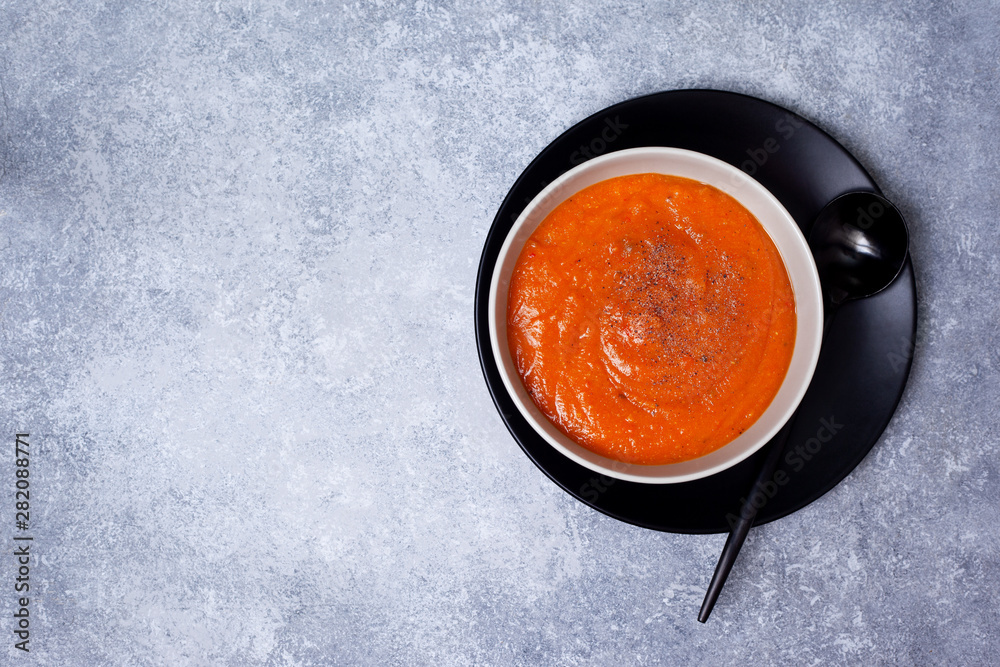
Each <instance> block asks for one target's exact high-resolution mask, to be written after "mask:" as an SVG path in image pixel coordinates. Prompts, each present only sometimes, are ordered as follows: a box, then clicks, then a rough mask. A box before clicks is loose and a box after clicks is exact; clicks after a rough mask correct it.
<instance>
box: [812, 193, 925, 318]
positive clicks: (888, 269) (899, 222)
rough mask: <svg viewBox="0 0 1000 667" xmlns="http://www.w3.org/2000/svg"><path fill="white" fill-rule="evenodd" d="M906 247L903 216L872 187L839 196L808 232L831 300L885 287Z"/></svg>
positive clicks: (860, 295) (898, 268)
mask: <svg viewBox="0 0 1000 667" xmlns="http://www.w3.org/2000/svg"><path fill="white" fill-rule="evenodd" d="M908 247H909V234H908V233H907V230H906V222H905V221H904V220H903V216H902V215H901V214H900V212H899V211H898V210H897V209H896V207H895V206H893V205H892V203H891V202H889V200H887V199H886V198H885V197H882V196H880V195H877V194H875V193H874V192H849V193H847V194H845V195H841V196H840V197H837V198H836V199H834V200H833V201H831V202H830V203H829V204H827V205H826V206H825V207H824V208H823V210H822V211H820V214H819V215H818V216H817V217H816V220H815V222H814V223H813V226H812V230H811V231H810V232H809V249H810V250H812V253H813V258H814V259H815V260H816V268H817V270H818V271H819V280H820V283H821V284H822V285H823V291H824V292H825V293H826V297H827V299H829V301H830V303H831V304H833V305H840V304H841V303H843V302H844V301H849V300H851V299H863V298H865V297H869V296H872V295H874V294H876V293H878V292H880V291H882V290H883V289H885V288H886V287H887V286H888V285H889V284H891V283H892V281H893V280H895V279H896V276H897V275H899V272H900V271H901V270H902V269H903V264H904V263H905V262H906V253H907V250H908Z"/></svg>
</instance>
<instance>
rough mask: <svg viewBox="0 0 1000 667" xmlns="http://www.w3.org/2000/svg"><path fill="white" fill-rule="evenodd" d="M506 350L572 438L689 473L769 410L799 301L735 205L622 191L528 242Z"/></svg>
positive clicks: (644, 178) (708, 195)
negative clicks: (690, 465) (685, 467)
mask: <svg viewBox="0 0 1000 667" xmlns="http://www.w3.org/2000/svg"><path fill="white" fill-rule="evenodd" d="M507 337H508V341H509V344H510V351H511V354H512V355H513V357H514V361H515V364H516V366H517V369H518V373H519V374H520V376H521V379H522V381H523V382H524V386H525V388H526V389H527V390H528V393H529V394H530V395H531V398H532V400H533V401H534V402H535V404H536V405H537V406H538V408H539V409H540V410H541V411H542V412H543V413H544V414H545V416H546V417H548V418H549V419H550V420H551V421H552V422H553V423H554V424H555V425H556V426H557V427H558V428H559V429H560V430H562V431H563V432H564V433H566V435H568V436H569V437H570V438H572V439H573V440H575V441H576V442H578V443H580V444H581V445H583V446H584V447H586V448H587V449H589V450H591V451H593V452H596V453H598V454H601V455H603V456H606V457H608V458H611V459H615V460H618V461H624V462H627V463H638V464H645V465H660V464H665V463H677V462H679V461H686V460H688V459H693V458H697V457H699V456H703V455H705V454H708V453H709V452H711V451H714V450H716V449H718V448H719V447H722V446H723V445H725V444H726V443H728V442H730V441H731V440H733V439H734V438H736V437H737V436H738V435H739V434H741V433H742V432H743V431H745V430H746V429H747V428H749V427H750V425H751V424H753V423H754V421H756V420H757V418H758V417H760V415H761V414H763V412H764V411H765V410H766V409H767V406H768V405H769V404H770V403H771V400H772V399H773V398H774V396H775V394H777V392H778V388H779V387H780V385H781V383H782V380H783V379H784V377H785V373H786V371H787V370H788V365H789V363H790V361H791V358H792V349H793V347H794V344H795V300H794V297H793V293H792V288H791V285H790V283H789V280H788V274H787V273H786V271H785V267H784V264H783V263H782V261H781V256H780V255H779V254H778V250H777V249H776V248H775V247H774V243H773V242H772V241H771V239H770V238H769V237H768V235H767V232H765V231H764V229H763V228H762V227H761V226H760V223H758V222H757V220H756V218H754V216H753V215H752V214H751V213H750V212H749V211H748V210H746V209H745V208H744V207H743V206H742V205H741V204H740V203H739V202H737V201H736V200H735V199H733V198H732V197H730V196H729V195H727V194H725V193H724V192H722V191H720V190H718V189H716V188H714V187H712V186H710V185H706V184H703V183H699V182H697V181H693V180H690V179H686V178H680V177H676V176H664V175H661V174H637V175H632V176H621V177H618V178H612V179H609V180H606V181H602V182H600V183H597V184H595V185H592V186H590V187H588V188H586V189H584V190H582V191H580V192H578V193H577V194H575V195H573V197H571V198H570V199H568V200H566V201H564V202H563V203H562V204H560V205H559V206H558V207H556V209H555V210H553V211H552V213H550V214H549V215H548V217H547V218H545V220H544V221H543V222H542V223H541V224H540V225H539V226H538V228H537V229H536V230H535V232H534V233H533V234H532V235H531V237H530V238H529V239H528V242H527V243H526V244H525V246H524V248H523V249H522V251H521V254H520V256H519V257H518V260H517V265H516V266H515V268H514V273H513V276H512V277H511V284H510V291H509V294H508V301H507Z"/></svg>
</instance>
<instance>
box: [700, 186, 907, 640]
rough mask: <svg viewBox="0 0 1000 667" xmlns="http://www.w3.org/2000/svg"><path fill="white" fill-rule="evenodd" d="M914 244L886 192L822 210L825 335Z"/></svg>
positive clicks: (819, 260)
mask: <svg viewBox="0 0 1000 667" xmlns="http://www.w3.org/2000/svg"><path fill="white" fill-rule="evenodd" d="M908 247H909V234H908V232H907V230H906V221H904V220H903V216H902V215H900V213H899V211H898V210H896V207H895V206H893V205H892V204H891V203H890V202H889V201H888V200H887V199H885V197H881V196H879V195H877V194H875V193H873V192H849V193H847V194H845V195H841V196H839V197H837V198H836V199H834V200H833V201H831V202H830V203H829V204H827V205H826V206H825V207H824V208H823V210H822V211H820V213H819V215H818V216H816V220H815V221H814V222H813V226H812V230H811V231H810V232H809V248H810V249H811V250H812V254H813V258H814V259H815V260H816V268H817V269H818V270H819V280H820V284H822V286H823V292H824V296H825V297H826V300H827V303H826V304H824V305H825V306H826V315H825V318H824V322H823V337H824V338H826V333H827V331H828V330H829V328H830V322H832V321H833V317H834V314H835V313H836V312H837V309H838V308H839V307H840V305H841V304H842V303H844V302H845V301H850V300H852V299H863V298H865V297H869V296H872V295H874V294H877V293H878V292H881V291H882V290H883V289H885V288H886V287H888V286H889V285H890V284H891V283H892V281H893V280H895V279H896V276H898V275H899V272H900V271H901V270H902V269H903V264H905V263H906V253H907V250H908ZM797 416H798V410H796V411H795V413H794V414H793V415H792V416H791V418H790V419H789V420H788V421H787V422H786V423H785V425H784V426H783V427H782V429H781V430H780V431H778V434H777V435H776V436H775V437H774V438H772V440H771V442H770V443H768V444H767V445H765V447H770V451H769V452H768V455H767V458H766V459H765V460H764V464H763V466H761V469H760V473H759V474H758V475H757V479H756V481H755V482H754V485H753V486H752V487H751V489H750V493H748V494H747V495H746V496H745V497H746V498H747V499H748V500H747V501H746V502H744V504H743V507H741V508H740V513H739V518H738V519H737V523H736V525H735V526H734V527H733V529H732V531H731V532H730V533H729V539H728V540H726V546H725V547H723V549H722V555H721V556H720V557H719V563H718V565H716V566H715V574H713V575H712V581H711V582H710V583H709V585H708V591H707V592H706V593H705V601H704V602H702V604H701V611H700V612H699V613H698V620H699V621H700V622H702V623H704V622H705V621H707V620H708V616H709V614H711V613H712V608H713V607H714V606H715V601H716V600H717V599H718V597H719V593H720V592H721V591H722V587H723V586H724V585H725V583H726V578H727V577H728V576H729V571H730V570H732V568H733V563H735V562H736V556H737V555H738V554H739V553H740V547H742V546H743V542H744V540H746V537H747V533H749V532H750V527H751V526H752V525H753V521H754V518H755V517H756V516H757V509H758V507H756V506H755V505H754V504H753V503H752V502H751V500H750V499H753V498H755V497H758V496H759V494H758V491H759V490H761V489H762V486H763V484H764V483H765V482H767V480H769V479H770V478H771V477H772V475H773V474H774V470H775V468H776V467H777V465H778V461H780V460H781V457H782V456H784V454H785V445H786V444H787V442H788V436H789V434H790V433H791V432H792V427H793V426H794V424H795V419H796V417H797Z"/></svg>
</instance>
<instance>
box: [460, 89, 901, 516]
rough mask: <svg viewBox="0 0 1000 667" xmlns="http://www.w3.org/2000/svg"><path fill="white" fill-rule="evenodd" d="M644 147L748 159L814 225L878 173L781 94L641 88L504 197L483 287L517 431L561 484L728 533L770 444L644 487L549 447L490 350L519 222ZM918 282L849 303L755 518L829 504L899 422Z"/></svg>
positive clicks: (595, 500) (504, 401)
mask: <svg viewBox="0 0 1000 667" xmlns="http://www.w3.org/2000/svg"><path fill="white" fill-rule="evenodd" d="M637 146H675V147H678V148H687V149H689V150H694V151H699V152H701V153H706V154H708V155H712V156H714V157H717V158H719V159H721V160H724V161H726V162H728V163H730V164H732V165H736V166H737V167H740V168H741V169H743V170H744V171H746V172H747V173H748V174H750V175H751V176H753V177H754V178H756V179H757V180H758V181H760V183H761V184H763V185H764V186H765V187H766V188H768V189H769V190H770V191H771V192H772V193H773V194H774V195H775V196H776V197H777V198H778V199H779V200H781V203H782V204H784V206H785V208H786V209H788V212H789V213H791V214H792V217H794V218H795V220H796V222H797V223H798V224H799V226H800V227H801V228H802V229H803V231H804V232H806V233H807V235H808V226H809V225H810V224H811V222H812V220H813V218H815V216H816V215H817V214H818V213H819V211H820V209H822V208H823V206H824V205H825V204H826V203H827V202H829V201H830V200H832V199H833V198H834V197H837V196H838V195H840V194H843V193H845V192H849V191H852V190H866V191H874V192H878V187H877V186H876V185H875V182H874V181H872V179H871V177H870V176H869V175H868V174H867V172H865V170H864V169H863V168H862V167H861V165H860V164H858V162H857V160H855V159H854V158H853V157H852V156H851V154H850V153H848V152H847V151H846V150H845V149H844V148H843V147H842V146H841V145H840V144H838V143H837V142H836V141H835V140H834V139H833V138H832V137H830V136H829V135H827V134H826V133H825V132H823V131H822V130H820V129H819V128H817V127H816V126H815V125H813V124H811V123H809V122H808V121H806V120H805V119H803V118H801V117H799V116H797V115H795V114H793V113H792V112H790V111H787V110H786V109H782V108H781V107H778V106H776V105H774V104H771V103H769V102H765V101H763V100H759V99H756V98H753V97H747V96H745V95H738V94H735V93H728V92H722V91H714V90H679V91H671V92H665V93H657V94H655V95H648V96H646V97H640V98H637V99H634V100H629V101H627V102H622V103H621V104H616V105H615V106H612V107H609V108H607V109H605V110H604V111H601V112H598V113H596V114H594V115H593V116H591V117H590V118H587V119H586V120H584V121H581V122H580V123H577V124H576V125H574V126H573V127H572V128H570V129H569V130H567V131H566V132H565V133H563V134H562V136H560V137H559V138H558V139H556V140H555V141H553V142H552V143H551V144H549V146H548V147H546V148H545V150H543V151H542V152H541V154H540V155H539V156H538V157H537V158H535V160H534V161H533V162H532V163H531V164H530V165H528V168H527V169H525V171H524V173H523V174H521V177H520V178H518V179H517V182H516V183H514V187H513V188H511V190H510V192H509V193H508V194H507V197H506V199H504V202H503V204H502V205H501V206H500V210H499V212H498V213H497V215H496V218H495V219H494V221H493V226H492V228H491V229H490V233H489V236H488V237H487V239H486V246H485V247H484V249H483V255H482V259H481V261H480V265H479V276H478V279H477V283H476V343H477V346H478V348H479V359H480V363H481V364H482V368H483V374H484V375H485V377H486V384H487V385H488V386H489V389H490V393H491V394H492V395H493V401H494V403H496V406H497V410H498V411H499V412H500V416H501V417H502V418H503V420H504V422H505V423H506V424H507V428H508V429H509V430H510V432H511V434H513V436H514V438H515V439H516V440H517V442H518V443H519V444H520V445H521V448H522V449H523V450H524V452H525V453H526V454H527V455H528V456H529V457H530V458H531V460H532V461H534V462H535V464H536V465H538V467H539V468H541V470H542V471H543V472H544V473H545V474H546V475H548V476H549V477H550V478H551V479H552V480H553V481H554V482H555V483H556V484H558V485H559V486H561V487H562V488H563V489H565V490H566V491H567V492H568V493H569V494H571V495H573V496H574V497H576V498H577V499H579V500H580V501H582V502H584V503H586V504H588V505H590V506H591V507H593V508H594V509H597V510H600V511H601V512H604V513H605V514H608V515H609V516H612V517H614V518H616V519H620V520H622V521H627V522H629V523H633V524H636V525H639V526H644V527H646V528H653V529H656V530H665V531H671V532H678V533H715V532H725V531H728V530H729V528H730V524H729V523H728V522H727V515H729V517H730V518H732V517H734V516H735V514H736V513H737V512H738V510H739V507H740V504H741V498H742V497H743V496H744V495H745V494H746V492H747V490H748V489H749V487H750V485H751V484H752V483H753V478H754V476H755V474H756V471H757V470H758V468H759V466H760V463H761V460H762V459H761V455H762V454H763V453H764V452H765V451H766V449H765V450H762V451H761V452H759V453H758V454H757V455H755V456H753V457H750V458H749V459H747V460H746V461H744V462H742V463H741V464H740V465H738V466H735V467H733V468H730V469H729V470H726V471H724V472H721V473H719V474H717V475H713V476H711V477H708V478H705V479H701V480H697V481H694V482H687V483H684V484H662V485H656V484H639V483H636V482H626V481H622V480H614V479H610V478H602V477H601V476H599V475H597V474H596V473H594V472H592V471H590V470H588V469H586V468H584V467H582V466H580V465H578V464H576V463H573V462H572V461H570V460H569V459H567V458H566V457H564V456H563V455H562V454H560V453H558V452H557V451H556V450H554V449H553V448H552V447H551V446H549V445H548V444H547V443H546V442H545V441H544V440H543V439H542V438H541V437H540V436H539V435H538V434H537V433H535V431H534V430H533V429H532V428H531V427H530V426H529V425H528V423H527V422H526V421H525V420H524V419H523V418H522V417H521V415H520V413H518V411H517V408H516V407H515V406H514V403H513V401H512V400H511V398H510V396H509V395H508V394H507V391H506V390H505V388H504V386H503V382H502V381H501V379H500V375H499V372H498V371H497V366H496V361H495V359H494V357H493V352H492V349H491V347H490V337H489V330H488V324H487V323H488V317H487V302H488V299H489V289H490V278H491V276H492V274H493V269H494V265H495V264H496V260H497V254H498V252H499V250H500V246H501V245H502V244H503V241H504V238H505V237H506V235H507V232H508V231H509V230H510V228H511V226H512V224H513V223H514V221H515V220H516V219H517V216H518V215H519V214H520V213H521V211H522V210H523V209H524V207H525V206H526V205H527V204H528V202H530V201H531V200H532V199H533V198H534V196H535V195H536V194H538V192H539V191H541V190H542V188H544V187H545V186H546V185H547V184H548V183H550V182H551V181H553V180H554V179H555V178H557V177H558V176H559V175H560V174H562V173H563V172H565V171H567V170H568V169H570V168H572V167H573V166H575V165H577V164H579V163H581V162H584V161H586V160H588V159H591V158H593V157H597V156H598V155H602V154H605V153H608V152H611V151H618V150H622V149H625V148H634V147H637ZM916 314H917V310H916V285H915V283H914V278H913V268H912V266H911V264H910V262H909V260H907V264H906V267H905V268H904V269H903V272H902V273H901V274H900V276H899V277H898V278H897V279H896V281H895V282H894V283H893V284H892V285H891V286H890V287H889V288H888V289H886V290H885V291H883V292H881V293H879V294H877V295H876V296H874V297H871V298H869V299H865V300H862V301H855V302H849V303H847V304H845V305H844V306H843V307H842V308H841V309H840V311H839V312H838V313H837V316H836V318H835V320H834V321H833V323H832V324H831V328H830V331H829V333H828V335H827V338H826V340H825V342H824V345H823V351H822V353H821V354H820V359H819V365H818V366H817V368H816V374H815V376H814V378H813V381H812V384H811V385H810V387H809V391H808V392H807V393H806V396H805V398H804V399H803V402H802V406H801V408H800V414H799V417H798V419H797V421H796V422H795V428H794V430H793V432H792V435H791V439H790V440H789V449H790V450H791V451H790V452H789V454H788V455H787V456H786V457H785V460H784V461H782V463H781V464H780V465H779V470H778V472H777V473H776V474H775V477H773V478H772V483H771V484H769V485H765V486H766V488H765V491H766V494H763V495H759V496H758V498H757V499H755V500H756V501H757V502H760V503H764V504H763V506H762V507H761V508H760V510H759V512H758V514H757V521H756V523H758V524H760V523H766V522H768V521H773V520H775V519H778V518H781V517H783V516H786V515H788V514H790V513H792V512H794V511H796V510H798V509H800V508H802V507H804V506H806V505H808V504H809V503H811V502H812V501H814V500H816V499H817V498H819V497H820V496H822V495H823V494H824V493H826V492H827V491H829V490H830V489H831V488H833V487H834V486H836V485H837V483H839V482H840V480H842V479H844V477H846V476H847V475H848V473H850V472H851V470H853V469H854V467H855V466H856V465H858V463H860V462H861V459H863V458H864V456H865V455H866V454H867V453H868V451H869V450H870V449H871V448H872V447H873V446H874V444H875V442H876V441H877V440H878V438H879V436H880V435H881V434H882V431H883V430H884V429H885V427H886V425H887V424H888V423H889V420H890V418H891V417H892V414H893V412H894V411H895V409H896V405H897V403H898V402H899V398H900V396H901V395H902V392H903V387H904V385H905V384H906V378H907V375H908V374H909V372H910V358H911V353H912V349H913V341H914V335H915V332H916Z"/></svg>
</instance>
